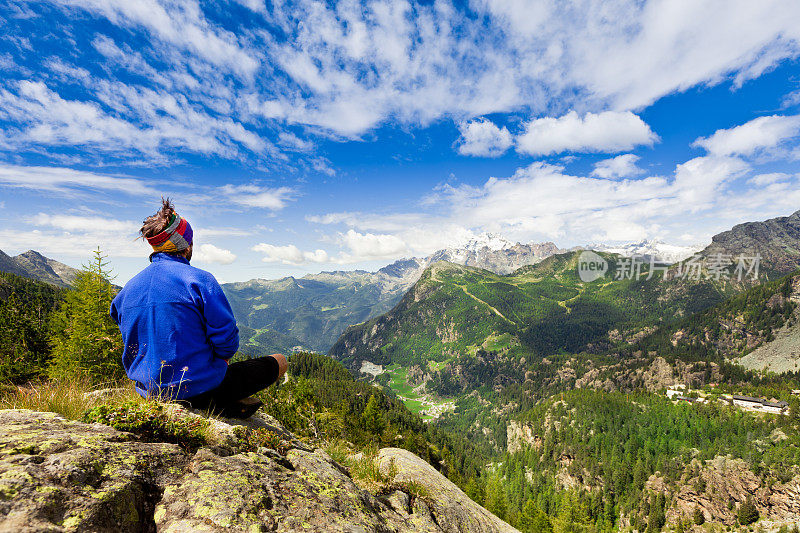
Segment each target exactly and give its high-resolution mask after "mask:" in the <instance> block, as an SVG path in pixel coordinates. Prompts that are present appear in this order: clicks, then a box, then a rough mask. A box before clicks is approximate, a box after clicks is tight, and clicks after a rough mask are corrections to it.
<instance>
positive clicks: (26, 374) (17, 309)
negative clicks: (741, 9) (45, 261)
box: [0, 272, 66, 382]
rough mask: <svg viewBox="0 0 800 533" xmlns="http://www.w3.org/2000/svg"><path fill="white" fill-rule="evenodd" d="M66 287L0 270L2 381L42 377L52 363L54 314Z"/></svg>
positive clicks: (0, 360)
mask: <svg viewBox="0 0 800 533" xmlns="http://www.w3.org/2000/svg"><path fill="white" fill-rule="evenodd" d="M65 292H66V291H65V290H64V289H60V288H57V287H54V286H53V285H51V284H49V283H44V282H40V281H34V280H31V279H28V278H23V277H20V276H16V275H14V274H8V273H5V272H0V382H5V381H11V382H21V381H25V380H27V379H31V378H34V377H37V376H39V375H40V374H41V373H42V372H43V370H44V369H45V368H46V365H47V363H48V362H49V358H50V353H51V346H50V335H51V322H50V320H51V317H52V316H53V313H54V312H55V310H56V309H57V307H58V305H59V304H60V302H61V301H62V300H63V298H64V294H65Z"/></svg>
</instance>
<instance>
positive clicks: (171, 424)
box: [81, 401, 209, 450]
mask: <svg viewBox="0 0 800 533" xmlns="http://www.w3.org/2000/svg"><path fill="white" fill-rule="evenodd" d="M81 421H83V422H99V423H100V424H105V425H107V426H111V427H113V428H114V429H117V430H119V431H129V432H131V433H134V434H136V435H138V436H139V437H140V438H141V439H142V440H144V441H147V442H173V443H175V444H178V445H179V446H181V447H182V448H184V449H187V450H196V449H197V448H200V447H201V446H203V445H205V444H207V442H208V439H207V429H208V425H209V424H208V421H207V420H205V419H201V418H197V419H190V418H176V417H172V416H170V415H169V414H168V413H167V412H166V411H165V410H164V406H163V405H162V404H160V403H158V402H155V401H142V402H125V403H121V404H118V405H108V404H103V405H98V406H96V407H94V408H92V409H90V410H89V411H87V412H86V413H84V415H83V417H82V418H81Z"/></svg>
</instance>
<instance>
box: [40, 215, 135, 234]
mask: <svg viewBox="0 0 800 533" xmlns="http://www.w3.org/2000/svg"><path fill="white" fill-rule="evenodd" d="M30 223H31V224H33V225H35V226H46V227H51V228H56V229H61V230H64V231H69V232H75V231H78V232H89V233H91V232H94V233H98V232H103V233H107V232H115V233H119V234H122V235H124V234H128V235H134V236H135V235H136V233H137V232H138V231H139V227H140V226H141V224H137V223H136V222H134V221H131V220H114V219H110V218H107V217H95V216H77V215H48V214H47V213H39V214H38V215H35V216H33V217H31V219H30Z"/></svg>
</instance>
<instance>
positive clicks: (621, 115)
mask: <svg viewBox="0 0 800 533" xmlns="http://www.w3.org/2000/svg"><path fill="white" fill-rule="evenodd" d="M657 140H658V136H657V135H656V134H655V133H653V131H652V130H651V129H650V126H648V125H647V124H645V122H644V121H643V120H642V119H641V118H639V117H638V116H637V115H634V114H633V113H631V112H630V111H622V112H618V111H604V112H602V113H597V114H595V113H586V114H585V115H584V116H582V117H581V116H579V115H578V113H576V112H575V111H570V112H569V113H567V114H566V115H563V116H561V117H559V118H552V117H544V118H537V119H534V120H531V121H530V122H528V123H527V124H526V125H525V128H524V132H523V133H522V134H521V135H520V136H519V137H517V151H519V152H521V153H524V154H530V155H548V154H555V153H560V152H567V151H568V152H621V151H624V150H630V149H632V148H633V147H635V146H637V145H652V144H653V143H654V142H656V141H657Z"/></svg>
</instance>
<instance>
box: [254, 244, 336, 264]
mask: <svg viewBox="0 0 800 533" xmlns="http://www.w3.org/2000/svg"><path fill="white" fill-rule="evenodd" d="M252 250H253V251H254V252H261V253H262V254H264V257H263V258H262V259H261V260H262V261H264V262H265V263H283V264H287V265H299V264H302V263H326V262H328V261H329V259H330V258H329V257H328V253H327V252H326V251H325V250H322V249H317V250H314V251H313V252H304V251H302V250H300V249H299V248H298V247H297V246H295V245H294V244H287V245H285V246H276V245H274V244H267V243H263V242H262V243H259V244H257V245H255V246H253V248H252Z"/></svg>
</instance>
